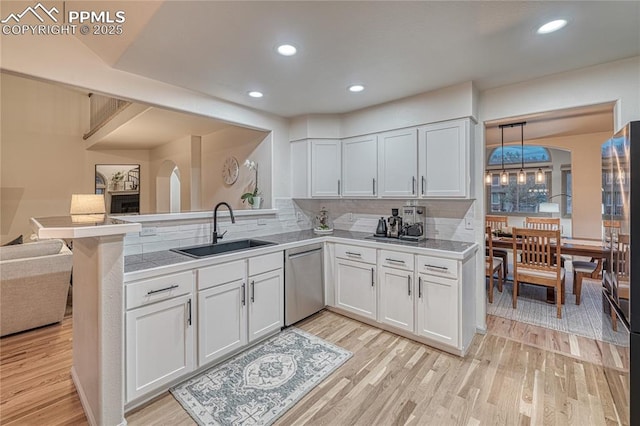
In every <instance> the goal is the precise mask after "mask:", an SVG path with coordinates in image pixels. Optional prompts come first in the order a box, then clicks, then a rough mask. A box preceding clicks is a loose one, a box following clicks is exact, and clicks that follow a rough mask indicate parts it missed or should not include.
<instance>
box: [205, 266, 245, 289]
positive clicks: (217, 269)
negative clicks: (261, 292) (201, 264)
mask: <svg viewBox="0 0 640 426" xmlns="http://www.w3.org/2000/svg"><path fill="white" fill-rule="evenodd" d="M245 265H246V262H245V261H244V260H239V261H237V262H229V263H223V264H222V265H215V266H209V267H208V268H201V269H198V290H204V289H205V288H209V287H214V286H217V285H221V284H226V283H230V282H232V281H237V280H241V279H244V274H245Z"/></svg>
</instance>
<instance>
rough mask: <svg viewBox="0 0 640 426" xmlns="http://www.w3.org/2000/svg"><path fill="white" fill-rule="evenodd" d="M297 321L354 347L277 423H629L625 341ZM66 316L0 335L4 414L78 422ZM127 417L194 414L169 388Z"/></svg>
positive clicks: (174, 419) (510, 330) (8, 421)
mask: <svg viewBox="0 0 640 426" xmlns="http://www.w3.org/2000/svg"><path fill="white" fill-rule="evenodd" d="M298 326H299V327H300V328H302V329H304V330H306V331H307V332H310V333H312V334H315V335H317V336H319V337H321V338H323V339H325V340H328V341H330V342H332V343H335V344H337V345H339V346H341V347H344V348H346V349H348V350H350V351H351V352H353V357H352V358H351V359H350V360H349V361H347V362H346V363H345V364H344V365H343V366H342V367H341V368H340V369H338V370H337V371H336V372H335V373H334V374H332V375H331V376H330V377H329V378H327V380H325V381H324V382H323V383H322V384H320V385H319V386H318V387H316V388H315V389H314V390H312V391H311V392H310V393H309V394H308V395H306V396H305V397H304V398H303V399H302V400H301V401H300V402H298V404H296V405H295V406H294V407H293V408H292V409H291V410H290V411H288V412H287V413H286V414H285V415H284V416H283V417H282V418H281V419H279V420H278V422H277V423H276V424H278V425H300V424H326V425H351V424H366V425H396V424H397V425H402V424H408V425H431V424H433V425H449V424H452V425H453V424H460V425H479V424H486V425H494V424H505V425H516V424H518V425H526V424H556V425H581V426H582V425H610V424H623V425H626V424H629V373H628V369H629V355H628V348H622V347H616V346H614V345H609V344H604V343H602V342H596V341H593V340H590V339H584V338H577V337H576V336H570V335H567V334H565V333H560V332H555V331H552V330H547V329H544V328H540V327H535V326H530V325H526V324H522V323H517V322H513V321H510V320H506V319H503V318H498V317H491V316H490V317H489V319H488V333H487V334H486V335H477V336H476V338H475V339H474V342H473V345H472V347H471V349H470V352H469V354H468V355H467V356H466V357H465V358H459V357H456V356H453V355H448V354H446V353H444V352H441V351H438V350H436V349H433V348H430V347H428V346H425V345H422V344H419V343H416V342H414V341H412V340H409V339H405V338H402V337H399V336H396V335H394V334H392V333H388V332H385V331H381V330H378V329H376V328H373V327H370V326H368V325H365V324H362V323H360V322H357V321H354V320H351V319H348V318H345V317H343V316H340V315H337V314H335V313H331V312H328V311H323V312H321V313H319V314H317V315H315V316H314V317H312V318H310V319H308V320H306V321H304V322H302V323H300V324H299V325H298ZM71 337H72V334H71V319H70V318H66V319H65V320H64V321H63V323H62V324H61V325H55V326H49V327H44V328H41V329H38V330H34V331H30V332H26V333H21V334H18V335H14V336H8V337H5V338H3V339H1V340H0V351H1V358H0V359H1V364H0V387H1V388H0V399H1V401H0V424H2V425H24V424H34V425H35V424H37V425H57V424H65V425H66V424H86V420H85V418H84V415H83V412H82V408H81V407H80V402H79V400H78V397H77V394H76V393H75V390H74V387H73V384H72V382H71V378H70V374H69V369H70V367H71ZM127 421H128V423H129V424H130V425H149V424H154V425H160V424H162V425H182V424H184V425H192V424H194V422H193V421H192V419H191V418H190V417H189V416H188V414H187V413H186V412H185V411H184V410H183V409H182V408H181V407H180V406H179V404H178V403H177V402H176V401H175V400H174V399H173V397H172V396H171V395H170V394H168V393H167V394H165V395H163V396H161V397H160V398H158V399H156V400H155V401H153V402H152V403H150V404H148V405H146V406H145V407H143V408H141V409H139V410H137V411H135V412H132V413H129V414H128V415H127Z"/></svg>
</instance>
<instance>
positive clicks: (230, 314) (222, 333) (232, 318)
mask: <svg viewBox="0 0 640 426" xmlns="http://www.w3.org/2000/svg"><path fill="white" fill-rule="evenodd" d="M246 344H247V309H246V282H245V281H244V280H237V281H234V282H230V283H228V284H223V285H219V286H216V287H211V288H208V289H206V290H203V291H200V292H198V366H199V367H202V366H203V365H205V364H207V363H209V362H211V361H214V360H216V359H219V358H221V357H223V356H224V355H226V354H228V353H230V352H233V351H235V350H236V349H239V348H241V347H242V346H244V345H246Z"/></svg>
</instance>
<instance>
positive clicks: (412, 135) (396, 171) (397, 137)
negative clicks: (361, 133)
mask: <svg viewBox="0 0 640 426" xmlns="http://www.w3.org/2000/svg"><path fill="white" fill-rule="evenodd" d="M417 152H418V136H417V131H416V129H415V128H412V129H403V130H394V131H392V132H385V133H380V134H379V135H378V176H379V178H380V189H379V191H378V192H379V195H380V196H381V197H415V196H417V195H418V193H417V184H418V182H417V178H418V162H417V160H416V154H417Z"/></svg>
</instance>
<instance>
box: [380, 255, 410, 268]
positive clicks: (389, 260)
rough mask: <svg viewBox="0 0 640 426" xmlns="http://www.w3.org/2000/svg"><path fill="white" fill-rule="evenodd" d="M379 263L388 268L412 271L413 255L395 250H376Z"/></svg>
mask: <svg viewBox="0 0 640 426" xmlns="http://www.w3.org/2000/svg"><path fill="white" fill-rule="evenodd" d="M378 254H379V259H380V264H381V265H382V266H388V267H389V268H396V269H403V270H406V271H413V255H412V254H411V253H400V252H397V251H389V250H380V251H379V252H378Z"/></svg>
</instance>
